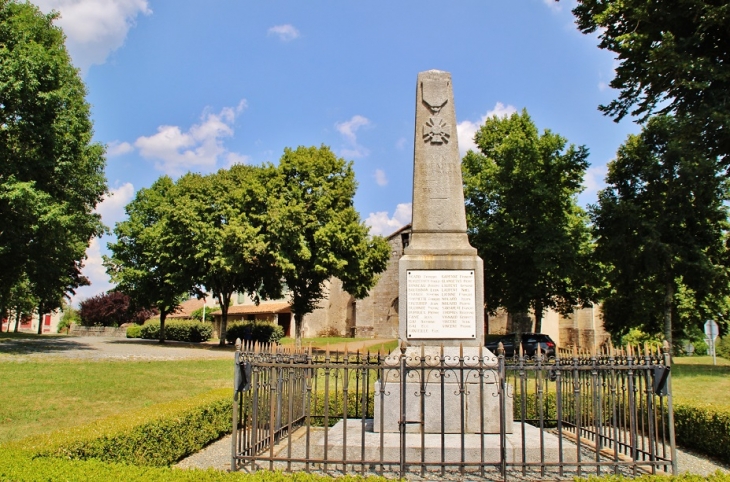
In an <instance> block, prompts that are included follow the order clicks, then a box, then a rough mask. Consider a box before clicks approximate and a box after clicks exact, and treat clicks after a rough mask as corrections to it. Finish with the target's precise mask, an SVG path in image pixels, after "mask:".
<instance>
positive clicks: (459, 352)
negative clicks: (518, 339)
mask: <svg viewBox="0 0 730 482" xmlns="http://www.w3.org/2000/svg"><path fill="white" fill-rule="evenodd" d="M398 269H399V282H400V286H399V301H398V303H399V320H400V321H399V323H400V325H399V336H400V339H401V341H402V342H403V343H404V344H405V345H406V348H405V352H402V351H401V350H400V349H396V350H395V351H394V352H393V353H391V354H390V356H388V357H387V358H386V360H385V366H386V369H385V370H384V371H383V377H382V379H381V380H378V382H377V384H376V387H375V393H376V394H380V395H376V397H375V420H374V425H373V427H374V430H375V431H376V432H378V431H381V430H382V431H383V432H397V431H399V430H400V428H399V420H400V417H402V416H405V417H406V420H410V421H413V420H420V421H422V424H414V423H409V424H407V425H405V427H406V428H405V430H406V431H407V432H416V431H420V430H423V431H424V433H432V434H433V433H460V432H461V431H462V430H464V432H465V433H499V427H500V422H499V414H500V411H499V397H498V385H497V378H496V371H494V369H493V368H492V367H494V368H496V359H495V358H494V355H493V354H492V353H491V352H490V351H489V350H487V349H486V348H483V347H482V345H483V343H484V272H483V263H482V260H481V258H479V256H477V252H476V249H474V248H473V247H472V246H471V245H470V244H469V239H468V238H467V235H466V212H465V210H464V191H463V187H462V180H461V159H460V157H459V146H458V144H457V135H456V113H455V111H454V94H453V89H452V86H451V74H449V73H448V72H441V71H439V70H429V71H427V72H421V73H420V74H418V84H417V86H416V139H415V150H414V161H413V224H412V234H411V242H410V244H409V246H408V247H407V248H406V249H405V255H404V256H403V257H402V258H401V259H400V264H399V268H398ZM402 363H405V365H406V367H407V373H401V372H400V371H399V369H398V368H397V367H398V366H400V364H402ZM485 366H486V367H489V368H487V370H484V371H480V368H479V367H481V368H482V369H483V368H484V367H485ZM480 373H481V374H482V375H485V376H482V375H480ZM462 377H463V383H462V382H461V378H462ZM422 382H424V383H425V384H426V386H424V385H422ZM422 389H425V390H426V392H421V390H422ZM442 392H443V393H442ZM415 393H423V394H422V395H421V396H420V397H419V396H414V395H413V394H415ZM426 393H427V394H428V396H426V395H425V394H426ZM381 400H382V401H381ZM442 401H443V405H442ZM506 403H507V406H508V408H507V412H506V413H510V414H511V413H512V401H511V399H509V398H508V399H507V402H506ZM403 408H405V411H404V412H403V411H402V409H403ZM381 413H382V415H381ZM462 415H463V417H462ZM462 418H463V420H464V424H463V425H462V423H461V420H462ZM505 428H506V431H507V432H512V419H511V417H508V420H507V426H506V427H505Z"/></svg>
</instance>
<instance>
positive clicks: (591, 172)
mask: <svg viewBox="0 0 730 482" xmlns="http://www.w3.org/2000/svg"><path fill="white" fill-rule="evenodd" d="M607 174H608V167H607V166H606V165H602V166H591V167H589V168H588V169H586V175H585V177H583V187H584V188H585V190H584V191H583V193H581V196H582V197H586V198H588V197H591V198H594V197H595V196H596V194H597V193H598V191H600V190H601V189H603V188H604V187H606V175H607Z"/></svg>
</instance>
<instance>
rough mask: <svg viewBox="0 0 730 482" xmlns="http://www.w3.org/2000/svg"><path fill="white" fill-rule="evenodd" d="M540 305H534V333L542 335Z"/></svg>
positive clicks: (541, 310)
mask: <svg viewBox="0 0 730 482" xmlns="http://www.w3.org/2000/svg"><path fill="white" fill-rule="evenodd" d="M542 312H543V307H542V303H540V302H537V303H535V333H542Z"/></svg>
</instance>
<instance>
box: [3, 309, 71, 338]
mask: <svg viewBox="0 0 730 482" xmlns="http://www.w3.org/2000/svg"><path fill="white" fill-rule="evenodd" d="M62 317H63V312H62V311H61V310H56V311H53V312H51V313H49V314H45V315H43V316H42V317H40V318H39V316H38V314H37V313H36V314H33V315H32V316H28V317H24V318H21V319H20V323H19V324H18V331H22V332H24V333H38V323H42V324H43V328H42V329H41V332H42V333H58V323H60V321H61V318H62ZM8 325H9V326H10V331H13V330H15V316H14V315H11V316H10V317H9V318H5V319H3V320H2V325H0V326H2V331H3V332H5V331H8Z"/></svg>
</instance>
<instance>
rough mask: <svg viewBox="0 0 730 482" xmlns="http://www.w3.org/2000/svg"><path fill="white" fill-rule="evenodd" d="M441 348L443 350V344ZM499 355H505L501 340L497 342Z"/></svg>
mask: <svg viewBox="0 0 730 482" xmlns="http://www.w3.org/2000/svg"><path fill="white" fill-rule="evenodd" d="M441 350H442V351H443V345H442V348H441ZM497 356H504V344H502V342H501V341H500V342H499V343H498V344H497Z"/></svg>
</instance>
